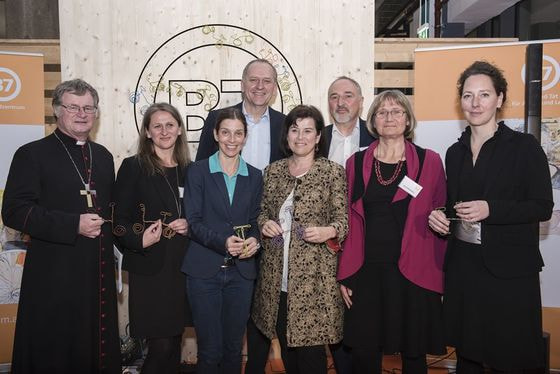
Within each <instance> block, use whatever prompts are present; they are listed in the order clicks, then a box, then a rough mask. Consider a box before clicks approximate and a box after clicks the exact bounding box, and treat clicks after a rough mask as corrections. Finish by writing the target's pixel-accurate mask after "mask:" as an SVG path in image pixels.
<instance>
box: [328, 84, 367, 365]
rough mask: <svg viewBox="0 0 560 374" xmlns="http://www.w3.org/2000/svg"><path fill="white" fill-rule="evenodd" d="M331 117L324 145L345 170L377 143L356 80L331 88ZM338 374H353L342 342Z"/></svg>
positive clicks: (334, 347) (336, 357)
mask: <svg viewBox="0 0 560 374" xmlns="http://www.w3.org/2000/svg"><path fill="white" fill-rule="evenodd" d="M328 99H329V114H330V117H331V119H332V120H333V124H332V125H329V126H326V127H325V130H324V131H323V133H324V134H325V143H326V144H327V154H328V157H329V160H332V161H334V162H337V163H339V164H340V165H342V166H344V167H346V160H347V159H348V158H349V157H350V156H352V155H353V154H354V153H355V152H357V151H359V150H361V149H364V148H367V146H368V145H370V144H371V142H373V141H374V140H375V138H374V137H373V136H372V135H371V134H370V133H369V132H368V130H367V126H366V121H364V120H363V119H361V118H360V114H361V112H362V107H363V103H364V97H363V96H362V89H361V87H360V85H359V84H358V82H356V81H355V80H354V79H352V78H349V77H346V76H342V77H338V78H336V79H335V80H334V81H333V82H332V83H331V85H330V86H329V91H328ZM329 348H330V350H331V354H332V357H333V361H334V365H335V368H336V372H337V373H338V374H351V373H352V355H351V353H350V350H349V348H348V347H346V346H345V345H344V344H343V342H342V343H338V344H331V345H330V347H329Z"/></svg>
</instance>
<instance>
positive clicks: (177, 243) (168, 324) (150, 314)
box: [128, 235, 193, 338]
mask: <svg viewBox="0 0 560 374" xmlns="http://www.w3.org/2000/svg"><path fill="white" fill-rule="evenodd" d="M161 240H168V239H164V238H162V239H161ZM170 240H171V242H170V243H169V245H167V247H166V248H165V250H166V251H167V253H166V254H165V259H164V264H163V266H162V268H161V270H160V271H159V272H158V273H157V274H154V275H141V274H134V273H129V285H130V287H129V301H128V305H129V315H130V332H131V335H132V336H134V337H138V338H163V337H171V336H176V335H180V334H182V333H183V330H184V329H185V326H192V325H193V323H192V315H191V311H190V307H189V303H188V301H187V293H186V276H185V274H183V273H182V272H181V269H180V268H181V264H182V262H183V257H184V256H185V253H186V248H187V243H188V240H187V238H186V237H184V236H182V235H175V236H174V237H173V238H172V239H170Z"/></svg>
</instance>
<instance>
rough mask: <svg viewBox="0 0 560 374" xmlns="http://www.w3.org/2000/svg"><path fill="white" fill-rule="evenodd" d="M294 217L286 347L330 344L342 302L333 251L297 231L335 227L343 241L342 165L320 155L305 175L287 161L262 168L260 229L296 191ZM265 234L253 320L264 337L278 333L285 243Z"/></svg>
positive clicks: (338, 329) (337, 336)
mask: <svg viewBox="0 0 560 374" xmlns="http://www.w3.org/2000/svg"><path fill="white" fill-rule="evenodd" d="M294 188H295V190H294V206H293V213H292V217H293V221H292V228H291V240H290V252H289V259H288V269H289V270H288V317H287V318H288V320H287V340H288V346H290V347H301V346H313V345H321V344H332V343H336V342H339V341H340V340H342V321H343V310H344V309H343V302H342V297H341V295H340V290H339V286H338V284H337V282H336V268H337V255H336V254H335V253H334V252H332V251H331V250H329V249H328V248H327V245H326V243H320V244H315V243H308V242H306V241H304V240H303V239H302V237H301V235H302V233H301V230H302V229H303V228H305V227H311V226H333V227H334V228H335V229H336V231H337V233H338V240H339V242H342V240H343V239H344V238H345V236H346V234H347V232H348V217H347V197H346V176H345V172H344V169H343V168H342V167H341V166H340V165H338V164H336V163H334V162H332V161H329V160H327V159H325V158H322V157H321V158H318V159H316V160H315V163H314V164H313V166H312V167H311V169H310V170H309V171H308V172H307V174H305V175H304V176H303V177H301V178H299V179H296V178H294V177H292V176H291V175H290V173H289V171H288V160H287V159H283V160H279V161H276V162H274V163H272V164H271V165H269V166H268V167H267V168H266V169H265V176H264V191H263V197H262V201H261V214H260V216H259V218H258V223H259V227H260V228H261V229H262V225H263V224H264V223H265V222H266V221H268V220H270V219H271V220H275V221H278V218H279V212H280V208H281V206H282V204H283V203H284V201H285V200H286V198H287V197H288V195H289V194H290V192H291V191H292V189H294ZM278 238H279V237H277V238H273V239H270V238H263V248H264V249H263V253H262V256H261V262H260V271H259V277H258V280H257V285H256V289H255V298H254V304H253V308H252V318H253V321H254V322H255V324H256V326H257V327H258V328H259V329H260V330H261V331H262V333H263V334H265V335H266V336H267V337H268V338H270V339H272V338H274V337H275V336H276V318H277V316H278V306H279V301H280V291H281V283H282V265H283V253H284V248H283V242H282V241H281V240H280V241H279V240H278Z"/></svg>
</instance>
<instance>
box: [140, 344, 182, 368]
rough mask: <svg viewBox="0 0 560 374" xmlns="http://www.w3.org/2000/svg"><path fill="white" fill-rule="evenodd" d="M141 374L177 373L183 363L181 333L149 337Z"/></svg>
mask: <svg viewBox="0 0 560 374" xmlns="http://www.w3.org/2000/svg"><path fill="white" fill-rule="evenodd" d="M147 343H148V354H147V355H146V358H145V360H144V364H143V365H142V370H141V371H140V373H141V374H177V373H178V372H179V368H180V365H181V335H177V336H171V337H167V338H149V339H147Z"/></svg>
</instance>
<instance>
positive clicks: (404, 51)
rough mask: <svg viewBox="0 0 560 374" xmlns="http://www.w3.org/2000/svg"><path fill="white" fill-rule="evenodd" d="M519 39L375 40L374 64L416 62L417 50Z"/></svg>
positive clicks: (515, 39)
mask: <svg viewBox="0 0 560 374" xmlns="http://www.w3.org/2000/svg"><path fill="white" fill-rule="evenodd" d="M516 41H518V39H517V38H501V39H496V38H478V39H474V38H443V39H418V38H377V39H375V40H374V45H375V56H374V62H409V63H413V62H414V50H415V49H416V48H431V47H445V46H461V45H462V46H467V45H475V44H488V43H506V42H516Z"/></svg>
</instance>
